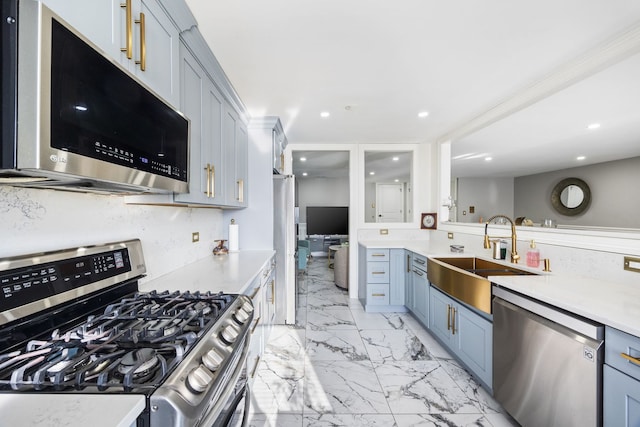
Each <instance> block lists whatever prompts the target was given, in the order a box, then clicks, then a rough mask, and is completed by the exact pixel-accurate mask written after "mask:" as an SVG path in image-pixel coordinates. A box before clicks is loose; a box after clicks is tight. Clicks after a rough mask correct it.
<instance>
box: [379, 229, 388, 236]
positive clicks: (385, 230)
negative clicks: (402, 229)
mask: <svg viewBox="0 0 640 427" xmlns="http://www.w3.org/2000/svg"><path fill="white" fill-rule="evenodd" d="M380 234H382V235H387V234H389V229H388V228H381V229H380Z"/></svg>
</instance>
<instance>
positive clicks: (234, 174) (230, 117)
mask: <svg viewBox="0 0 640 427" xmlns="http://www.w3.org/2000/svg"><path fill="white" fill-rule="evenodd" d="M222 141H223V143H222V150H223V156H224V168H223V185H224V194H225V205H226V206H229V207H239V208H240V207H246V206H247V203H248V185H249V182H248V180H247V175H248V173H247V172H248V167H247V163H248V162H247V159H248V151H249V136H248V133H247V125H246V124H245V123H244V122H243V121H242V120H241V119H240V117H239V114H238V113H237V112H236V110H235V109H234V108H233V107H232V106H231V104H229V103H228V102H227V103H225V108H224V112H223V122H222Z"/></svg>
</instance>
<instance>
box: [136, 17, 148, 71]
mask: <svg viewBox="0 0 640 427" xmlns="http://www.w3.org/2000/svg"><path fill="white" fill-rule="evenodd" d="M136 24H140V60H139V61H136V64H138V65H140V70H142V71H144V70H146V69H147V43H146V36H145V35H146V32H147V31H146V26H145V22H144V13H140V19H137V20H136Z"/></svg>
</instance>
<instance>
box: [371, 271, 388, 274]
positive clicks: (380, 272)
mask: <svg viewBox="0 0 640 427" xmlns="http://www.w3.org/2000/svg"><path fill="white" fill-rule="evenodd" d="M384 273H385V272H384V271H372V272H371V274H384Z"/></svg>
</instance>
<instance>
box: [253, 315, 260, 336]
mask: <svg viewBox="0 0 640 427" xmlns="http://www.w3.org/2000/svg"><path fill="white" fill-rule="evenodd" d="M259 324H260V317H258V318H257V319H255V320H254V324H253V326H252V327H251V333H254V332H255V331H256V328H257V327H258V325H259Z"/></svg>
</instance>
